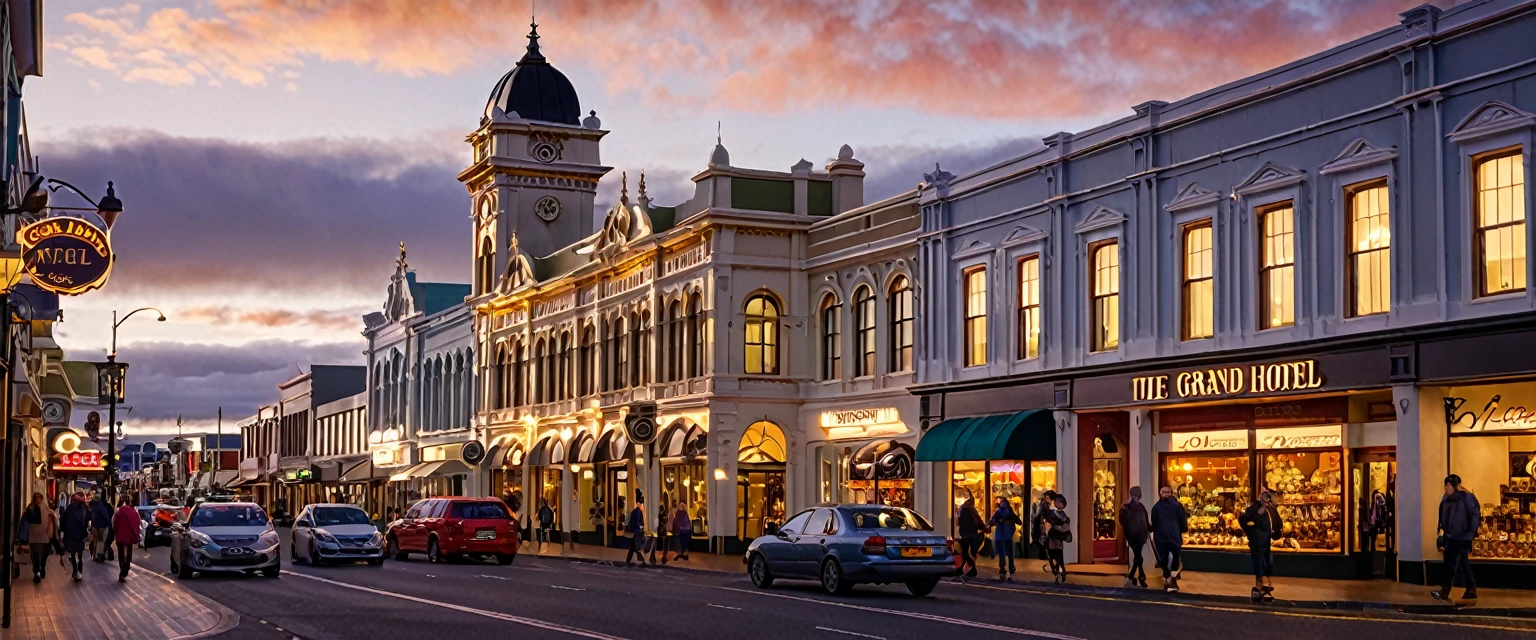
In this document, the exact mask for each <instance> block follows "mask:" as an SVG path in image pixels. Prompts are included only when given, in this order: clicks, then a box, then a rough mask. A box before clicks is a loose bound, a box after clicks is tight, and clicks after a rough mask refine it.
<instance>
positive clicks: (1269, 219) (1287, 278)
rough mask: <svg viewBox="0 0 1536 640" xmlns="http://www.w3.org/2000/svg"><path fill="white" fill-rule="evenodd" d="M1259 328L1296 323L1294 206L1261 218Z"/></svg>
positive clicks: (1278, 208)
mask: <svg viewBox="0 0 1536 640" xmlns="http://www.w3.org/2000/svg"><path fill="white" fill-rule="evenodd" d="M1259 221H1260V222H1259V228H1260V230H1261V234H1262V235H1261V236H1260V242H1259V254H1260V255H1259V265H1260V266H1259V290H1260V292H1259V328H1260V329H1273V328H1275V327H1284V326H1289V325H1292V324H1295V323H1296V241H1295V236H1296V230H1295V210H1294V209H1293V208H1292V206H1291V203H1289V202H1287V203H1285V204H1282V205H1279V206H1276V207H1274V208H1271V209H1269V210H1267V211H1263V212H1261V213H1260V214H1259Z"/></svg>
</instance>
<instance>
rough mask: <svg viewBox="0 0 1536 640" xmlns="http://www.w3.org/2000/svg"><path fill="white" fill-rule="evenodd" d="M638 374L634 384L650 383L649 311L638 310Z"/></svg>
mask: <svg viewBox="0 0 1536 640" xmlns="http://www.w3.org/2000/svg"><path fill="white" fill-rule="evenodd" d="M639 369H640V375H638V376H636V377H635V384H637V385H639V386H642V387H643V386H645V385H648V384H650V383H651V312H650V311H642V312H640V365H639Z"/></svg>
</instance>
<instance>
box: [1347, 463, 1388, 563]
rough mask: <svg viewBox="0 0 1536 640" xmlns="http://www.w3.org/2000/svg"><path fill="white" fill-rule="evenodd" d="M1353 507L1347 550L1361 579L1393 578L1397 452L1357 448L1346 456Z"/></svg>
mask: <svg viewBox="0 0 1536 640" xmlns="http://www.w3.org/2000/svg"><path fill="white" fill-rule="evenodd" d="M1350 457H1351V458H1352V462H1351V464H1350V474H1349V479H1350V484H1351V485H1352V486H1351V488H1352V489H1353V490H1354V500H1355V508H1354V510H1353V513H1352V514H1350V515H1351V520H1352V521H1353V522H1352V524H1353V525H1354V526H1352V527H1350V528H1351V529H1352V530H1353V531H1354V533H1355V535H1354V541H1353V542H1352V543H1351V547H1350V551H1351V552H1353V554H1354V556H1355V568H1356V573H1357V575H1359V576H1360V577H1362V578H1383V579H1389V580H1394V579H1396V578H1397V453H1396V451H1395V450H1393V449H1357V450H1355V451H1354V452H1353V455H1351V456H1350Z"/></svg>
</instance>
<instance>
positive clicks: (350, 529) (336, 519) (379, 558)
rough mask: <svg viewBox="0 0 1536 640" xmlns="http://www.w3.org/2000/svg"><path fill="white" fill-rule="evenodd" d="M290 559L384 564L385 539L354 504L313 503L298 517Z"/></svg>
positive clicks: (290, 547) (294, 528)
mask: <svg viewBox="0 0 1536 640" xmlns="http://www.w3.org/2000/svg"><path fill="white" fill-rule="evenodd" d="M288 550H289V551H288V553H289V556H288V557H289V559H290V560H293V561H294V562H298V561H299V559H300V558H303V559H304V560H305V561H306V562H308V563H309V564H320V563H322V562H328V561H340V562H357V561H359V560H366V561H368V564H371V565H373V566H379V565H381V564H384V536H383V534H380V533H379V529H378V527H375V526H374V525H373V520H372V519H370V518H369V517H368V512H366V511H363V510H362V508H360V507H358V506H356V505H350V504H312V505H308V506H306V507H304V509H303V510H302V511H300V512H299V516H298V517H297V518H294V521H293V533H292V535H291V536H290V539H289V545H288Z"/></svg>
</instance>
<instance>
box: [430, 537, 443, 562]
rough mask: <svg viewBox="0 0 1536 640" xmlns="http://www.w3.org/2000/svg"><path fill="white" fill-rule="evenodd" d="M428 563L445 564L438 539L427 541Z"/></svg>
mask: <svg viewBox="0 0 1536 640" xmlns="http://www.w3.org/2000/svg"><path fill="white" fill-rule="evenodd" d="M427 562H430V563H432V564H442V562H443V551H442V549H439V548H438V546H437V538H429V539H428V540H427Z"/></svg>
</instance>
